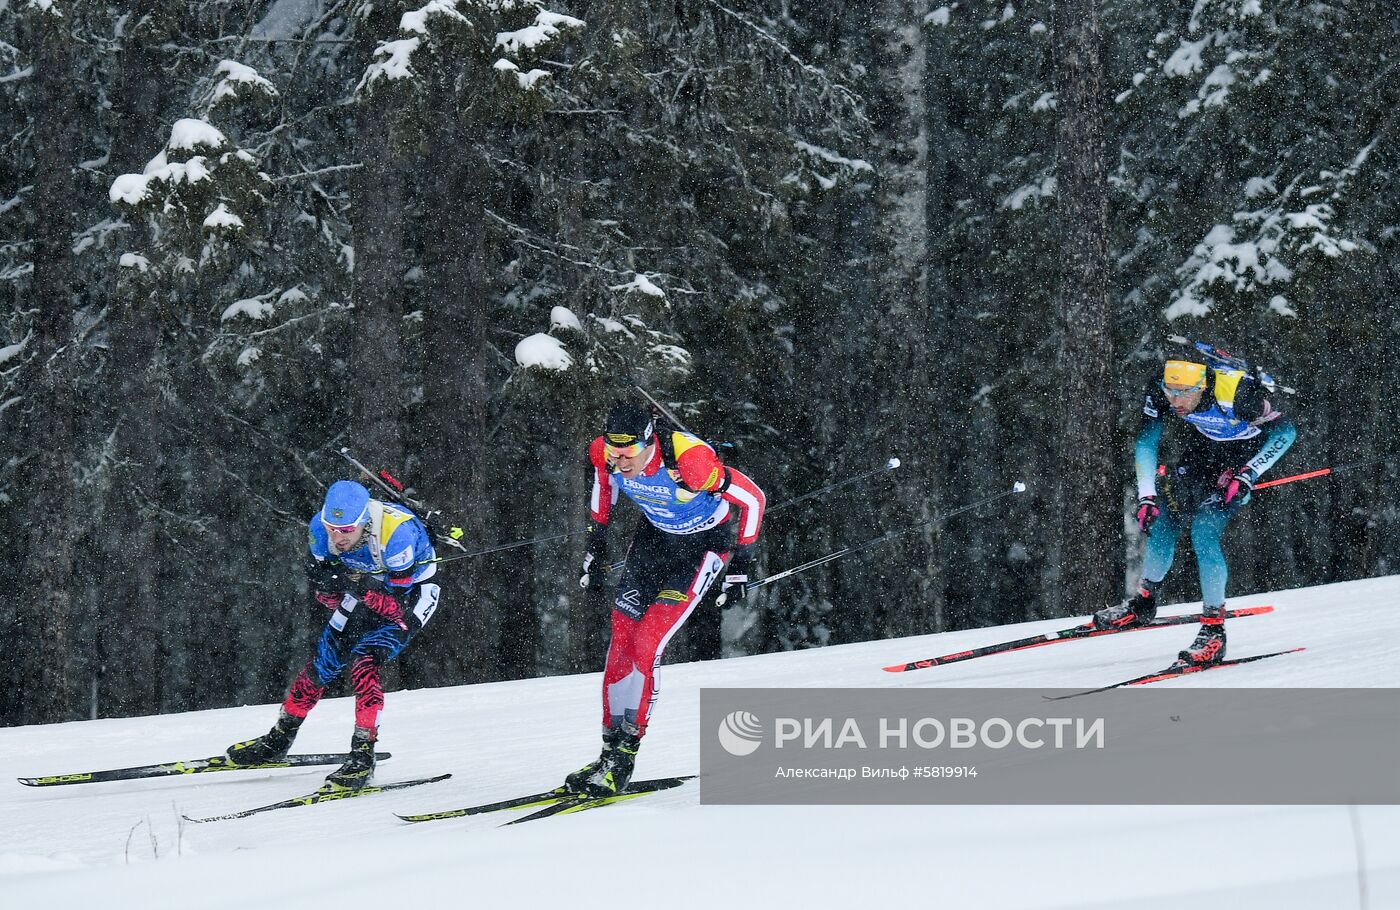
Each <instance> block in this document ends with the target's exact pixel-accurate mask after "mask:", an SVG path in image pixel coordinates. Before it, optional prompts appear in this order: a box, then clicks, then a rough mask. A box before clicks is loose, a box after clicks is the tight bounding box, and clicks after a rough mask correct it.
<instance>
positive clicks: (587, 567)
mask: <svg viewBox="0 0 1400 910" xmlns="http://www.w3.org/2000/svg"><path fill="white" fill-rule="evenodd" d="M607 555H608V526H607V525H598V524H589V526H588V547H587V548H586V549H585V550H584V551H583V575H582V577H580V578H579V580H578V586H579V587H580V588H586V587H588V583H589V582H590V581H592V580H593V579H592V570H593V564H594V563H595V562H598V561H599V560H602V559H606V558H607Z"/></svg>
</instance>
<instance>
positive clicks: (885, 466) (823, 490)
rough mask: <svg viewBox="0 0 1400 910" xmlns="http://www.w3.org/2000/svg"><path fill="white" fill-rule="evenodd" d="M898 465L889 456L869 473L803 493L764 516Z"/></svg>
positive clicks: (773, 508) (779, 504) (771, 509)
mask: <svg viewBox="0 0 1400 910" xmlns="http://www.w3.org/2000/svg"><path fill="white" fill-rule="evenodd" d="M899 465H900V461H899V459H898V458H895V457H894V456H890V458H889V460H888V461H886V462H885V463H884V464H883V465H881V466H880V467H878V468H871V469H870V470H869V471H865V472H864V473H861V474H857V475H855V476H854V477H847V478H846V479H845V480H841V481H837V482H836V483H829V484H827V485H826V486H824V487H819V488H817V489H815V490H813V491H811V492H810V493H803V494H802V495H801V496H797V497H794V498H792V499H789V500H788V501H787V502H780V503H778V504H777V505H776V506H772V507H771V508H769V509H768V510H767V512H766V513H765V514H767V515H772V514H773V513H774V512H780V511H782V510H783V509H786V508H787V507H788V506H795V505H797V504H798V503H799V502H802V501H803V500H807V499H811V498H812V497H813V496H821V495H822V494H823V493H830V492H831V491H832V490H839V489H840V488H841V487H844V486H846V485H848V484H853V483H856V482H857V481H861V480H864V479H865V478H867V477H870V476H872V475H874V474H879V473H881V472H882V471H893V470H894V469H895V468H898V467H899Z"/></svg>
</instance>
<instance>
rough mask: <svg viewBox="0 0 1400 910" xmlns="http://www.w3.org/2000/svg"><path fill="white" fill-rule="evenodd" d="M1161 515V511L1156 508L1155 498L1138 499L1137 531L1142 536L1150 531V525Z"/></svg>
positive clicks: (1141, 497) (1142, 497)
mask: <svg viewBox="0 0 1400 910" xmlns="http://www.w3.org/2000/svg"><path fill="white" fill-rule="evenodd" d="M1161 514H1162V511H1161V509H1158V508H1157V497H1156V496H1140V497H1138V504H1137V523H1138V530H1139V531H1141V532H1142V533H1144V534H1146V533H1147V532H1149V531H1151V530H1152V525H1153V524H1154V523H1155V522H1156V521H1157V518H1158V516H1160V515H1161Z"/></svg>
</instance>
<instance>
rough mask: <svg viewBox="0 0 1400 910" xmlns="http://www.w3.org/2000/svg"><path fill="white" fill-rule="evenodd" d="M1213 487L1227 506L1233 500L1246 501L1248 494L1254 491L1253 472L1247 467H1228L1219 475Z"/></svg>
mask: <svg viewBox="0 0 1400 910" xmlns="http://www.w3.org/2000/svg"><path fill="white" fill-rule="evenodd" d="M1215 488H1216V489H1217V490H1219V491H1220V494H1221V499H1222V500H1223V502H1224V503H1225V505H1227V506H1228V505H1229V504H1230V503H1232V502H1234V501H1235V500H1239V501H1240V502H1241V503H1245V502H1248V501H1249V496H1250V494H1251V493H1253V492H1254V472H1253V471H1251V470H1250V469H1249V468H1230V469H1228V470H1226V471H1225V472H1224V473H1222V474H1221V475H1220V479H1219V480H1217V481H1216V482H1215Z"/></svg>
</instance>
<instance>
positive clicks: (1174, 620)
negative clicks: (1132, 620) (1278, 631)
mask: <svg viewBox="0 0 1400 910" xmlns="http://www.w3.org/2000/svg"><path fill="white" fill-rule="evenodd" d="M1273 611H1274V608H1273V607H1244V608H1242V609H1239V610H1228V611H1226V613H1225V618H1226V619H1236V618H1238V617H1243V616H1262V615H1263V614H1265V613H1272V612H1273ZM1200 621H1201V614H1200V613H1186V614H1184V615H1181V616H1159V617H1157V618H1156V619H1154V620H1153V621H1152V622H1150V623H1148V624H1146V625H1143V626H1129V627H1128V628H1126V629H1095V628H1094V626H1093V624H1092V623H1084V624H1083V625H1079V626H1073V627H1071V628H1068V629H1061V630H1059V631H1058V632H1046V633H1042V634H1040V635H1032V636H1031V637H1029V638H1018V639H1015V640H1014V641H1002V642H997V643H996V644H992V645H983V646H982V647H980V648H969V649H968V650H966V651H957V652H954V653H952V654H944V655H942V656H941V657H925V658H924V659H923V660H914V661H910V662H909V663H903V664H895V665H893V666H890V667H885V672H887V673H907V672H908V671H910V670H923V669H925V668H927V667H941V666H943V665H944V664H955V663H959V662H960V661H964V660H972V659H973V658H975V657H987V656H989V655H992V654H1009V653H1010V652H1012V651H1025V650H1027V649H1029V648H1039V647H1042V646H1044V645H1049V644H1054V643H1055V642H1057V641H1077V640H1078V639H1081V638H1098V637H1100V636H1102V635H1120V634H1122V633H1124V632H1141V631H1143V630H1146V629H1163V628H1166V627H1167V626H1179V625H1183V624H1189V623H1193V622H1200Z"/></svg>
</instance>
